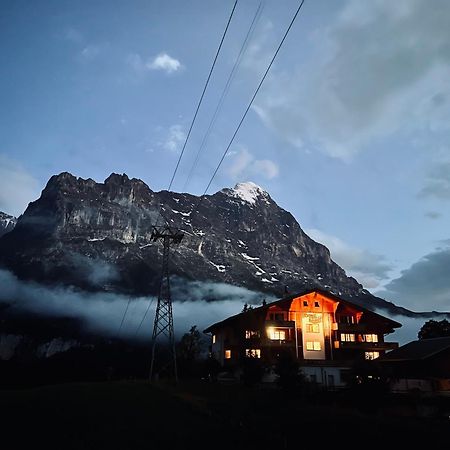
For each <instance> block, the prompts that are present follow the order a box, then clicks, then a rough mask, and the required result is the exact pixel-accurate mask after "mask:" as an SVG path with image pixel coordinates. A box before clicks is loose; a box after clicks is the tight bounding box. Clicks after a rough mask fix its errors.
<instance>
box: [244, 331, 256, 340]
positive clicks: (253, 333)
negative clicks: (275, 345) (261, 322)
mask: <svg viewBox="0 0 450 450" xmlns="http://www.w3.org/2000/svg"><path fill="white" fill-rule="evenodd" d="M251 338H259V331H254V330H245V339H251Z"/></svg>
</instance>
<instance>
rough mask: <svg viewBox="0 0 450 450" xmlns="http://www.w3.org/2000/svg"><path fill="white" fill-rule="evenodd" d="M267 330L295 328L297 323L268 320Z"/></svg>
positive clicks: (266, 323)
mask: <svg viewBox="0 0 450 450" xmlns="http://www.w3.org/2000/svg"><path fill="white" fill-rule="evenodd" d="M265 326H266V328H269V327H273V328H295V322H294V321H293V320H266V322H265Z"/></svg>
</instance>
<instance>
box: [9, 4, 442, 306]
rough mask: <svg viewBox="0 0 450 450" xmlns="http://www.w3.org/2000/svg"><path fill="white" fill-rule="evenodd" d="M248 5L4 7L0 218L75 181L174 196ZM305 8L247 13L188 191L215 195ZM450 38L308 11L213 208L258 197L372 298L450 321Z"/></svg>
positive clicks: (184, 182) (387, 12)
mask: <svg viewBox="0 0 450 450" xmlns="http://www.w3.org/2000/svg"><path fill="white" fill-rule="evenodd" d="M233 4H234V2H233V1H232V0H229V1H228V0H227V1H224V0H208V1H206V0H203V1H201V0H192V1H189V2H185V1H181V0H178V1H175V0H173V1H170V0H160V1H156V0H146V1H140V0H128V1H126V2H125V1H123V0H122V1H118V0H108V1H100V0H90V1H87V0H85V1H77V2H73V1H65V0H40V1H39V2H30V1H21V0H0V8H1V14H0V99H1V101H0V210H2V211H5V212H7V213H10V214H14V215H16V216H18V215H20V214H21V213H22V212H23V211H24V210H25V208H26V206H27V204H28V203H29V202H30V201H33V200H35V199H36V198H38V197H39V195H40V191H41V190H42V189H43V187H44V186H45V184H46V182H47V180H48V179H49V177H50V176H51V175H53V174H57V173H60V172H63V171H68V172H71V173H72V174H74V175H76V176H80V177H83V178H89V177H90V178H93V179H94V180H96V181H99V182H101V181H103V180H104V179H105V178H107V176H108V175H109V174H110V173H111V172H117V173H126V174H127V175H128V176H129V177H135V178H140V179H142V180H143V181H145V182H146V183H147V184H148V185H149V187H150V188H151V189H153V190H155V191H159V190H162V189H167V187H168V185H169V181H170V178H171V175H172V173H173V171H174V168H175V165H176V162H177V159H178V157H179V154H180V151H181V149H182V147H183V143H184V141H185V138H186V135H187V132H188V130H189V126H190V124H191V121H192V118H193V116H194V112H195V108H196V106H197V103H198V100H199V98H200V95H201V92H202V89H203V87H204V85H205V81H206V78H207V76H208V73H209V70H210V68H211V64H212V61H213V58H214V56H215V53H216V51H217V48H218V45H219V42H220V39H221V36H222V34H223V31H224V29H225V25H226V23H227V20H228V18H229V15H230V13H231V10H232V7H233ZM298 4H299V2H297V1H293V0H285V1H283V2H280V1H275V0H272V1H270V0H267V1H262V2H260V1H259V0H241V1H239V2H238V4H237V6H236V9H235V12H234V15H233V18H232V20H231V23H230V27H229V30H228V32H227V35H226V37H225V40H224V43H223V47H222V49H221V52H220V54H219V57H218V59H217V64H216V66H215V69H214V72H213V74H212V77H211V81H210V84H209V86H208V89H207V91H206V94H205V97H204V101H203V103H202V106H201V108H200V110H199V114H198V116H197V120H196V123H195V125H194V127H193V129H192V133H191V135H190V138H189V140H188V143H187V145H186V149H185V152H184V155H183V158H182V160H181V164H180V167H179V170H178V172H177V176H176V178H175V180H174V184H173V187H172V189H173V190H175V191H183V192H190V193H193V194H197V195H198V194H202V193H203V192H204V190H205V188H206V186H207V184H208V181H209V179H210V177H211V175H212V173H213V171H214V169H215V167H216V166H217V164H218V162H219V160H220V158H221V156H222V154H223V152H224V151H225V149H226V147H227V144H228V143H229V141H230V139H231V136H232V135H233V132H234V131H235V129H236V126H237V124H238V123H239V120H240V119H241V117H242V114H243V112H244V110H245V108H246V107H247V105H248V102H249V101H250V98H251V97H252V95H253V92H254V90H255V88H256V86H257V85H258V83H259V81H260V79H261V77H262V74H263V73H264V71H265V70H266V67H267V65H268V63H269V61H270V59H271V58H272V56H273V54H274V51H275V49H276V48H277V46H278V44H279V42H280V40H281V38H282V36H283V34H284V32H285V30H286V27H287V26H288V24H289V22H290V20H291V18H292V16H293V14H294V12H295V10H296V8H297V7H298ZM252 22H253V24H254V26H253V27H252V28H250V26H251V24H252ZM449 22H450V3H449V2H448V1H446V0H432V1H429V0H428V1H426V0H398V1H395V2H392V1H388V0H374V1H372V2H361V1H357V0H346V1H340V2H335V1H332V0H314V1H312V0H306V1H305V3H304V6H303V7H302V9H301V12H300V14H299V16H298V18H297V20H296V21H295V23H294V25H293V27H292V29H291V31H290V33H289V35H288V36H287V38H286V41H285V42H284V44H283V46H282V48H281V50H280V52H279V53H278V55H277V58H276V59H275V62H274V65H273V66H272V68H271V70H270V72H269V74H268V77H267V79H266V80H265V82H264V84H263V85H262V88H261V90H260V92H259V93H258V95H257V97H256V99H255V101H254V103H253V106H252V108H251V109H250V111H249V113H248V115H247V117H246V119H245V121H244V122H243V124H242V127H241V129H240V131H239V133H238V134H237V136H236V138H235V140H234V142H233V144H232V145H231V147H230V149H229V153H228V155H227V157H226V158H225V160H224V163H223V165H222V166H221V168H220V170H219V172H218V173H217V176H216V177H215V179H214V181H213V183H212V185H211V188H210V189H209V191H208V193H213V192H215V191H217V190H220V189H222V188H223V187H232V186H233V185H235V184H236V183H238V182H245V181H253V182H255V183H257V184H258V185H260V186H261V187H263V188H264V189H265V190H267V191H268V192H269V193H270V195H271V196H272V198H273V199H274V200H275V201H276V202H277V203H278V204H279V205H280V206H281V207H283V208H284V209H286V210H288V211H290V212H291V213H292V214H293V215H294V216H295V217H296V219H297V220H298V222H299V223H300V225H301V226H302V228H303V229H304V230H305V231H306V232H307V234H309V235H310V236H311V237H312V238H313V239H315V240H317V241H318V242H321V243H323V244H325V245H326V246H327V247H328V248H329V249H330V251H331V256H332V258H333V259H334V260H335V261H336V262H337V263H338V264H340V265H341V266H342V267H343V268H344V269H345V270H346V271H347V273H348V274H349V275H352V276H354V277H355V278H357V279H358V280H359V281H360V282H361V283H363V284H364V286H365V287H366V288H368V289H369V290H370V291H371V292H373V293H375V294H377V295H379V296H381V297H382V298H386V299H387V300H390V301H393V302H394V303H396V304H399V305H402V306H405V307H408V308H411V309H413V310H415V311H423V310H437V311H448V310H450V231H449V230H450V226H449V225H450V211H449V204H450V151H449V150H450V149H449V145H450V144H449V142H450V140H449V137H450V120H449V117H450V76H449V73H450V27H449V26H448V23H449ZM247 35H248V36H249V37H248V40H247V45H245V46H244V47H243V43H244V41H245V38H246V36H247ZM239 54H241V57H240V58H239V64H238V65H237V66H236V68H235V70H234V72H233V76H232V79H231V83H230V84H229V89H227V90H226V91H225V94H226V95H225V97H224V98H223V102H221V104H220V108H219V109H218V110H217V114H216V115H215V121H214V123H213V124H212V126H211V128H210V132H209V133H208V134H207V130H208V127H209V125H210V123H211V119H212V117H213V116H214V113H215V111H216V108H217V105H218V103H219V101H220V98H221V96H222V94H223V93H224V88H225V86H226V84H227V80H228V77H229V75H230V73H231V72H232V70H233V67H234V64H235V62H236V60H237V58H238V56H239ZM202 142H203V144H202ZM198 152H200V153H198ZM197 154H198V155H199V156H198V162H197V163H196V164H194V162H195V160H196V159H197Z"/></svg>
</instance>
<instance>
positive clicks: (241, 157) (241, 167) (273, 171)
mask: <svg viewBox="0 0 450 450" xmlns="http://www.w3.org/2000/svg"><path fill="white" fill-rule="evenodd" d="M227 172H228V174H229V175H230V176H231V177H232V178H233V179H238V178H242V177H244V178H245V177H251V176H258V175H260V176H263V177H264V178H266V179H268V180H271V179H272V178H275V177H277V176H278V174H279V168H278V165H277V164H275V163H274V162H273V161H271V160H270V159H256V158H255V157H254V156H253V154H252V153H250V152H249V151H248V150H247V149H246V148H245V147H243V148H242V149H241V150H240V151H238V152H236V153H235V154H233V155H232V158H231V162H230V163H229V165H228V167H227Z"/></svg>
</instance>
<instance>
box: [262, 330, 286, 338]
mask: <svg viewBox="0 0 450 450" xmlns="http://www.w3.org/2000/svg"><path fill="white" fill-rule="evenodd" d="M267 335H268V336H269V339H272V340H273V341H284V340H286V330H278V329H276V328H268V329H267Z"/></svg>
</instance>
